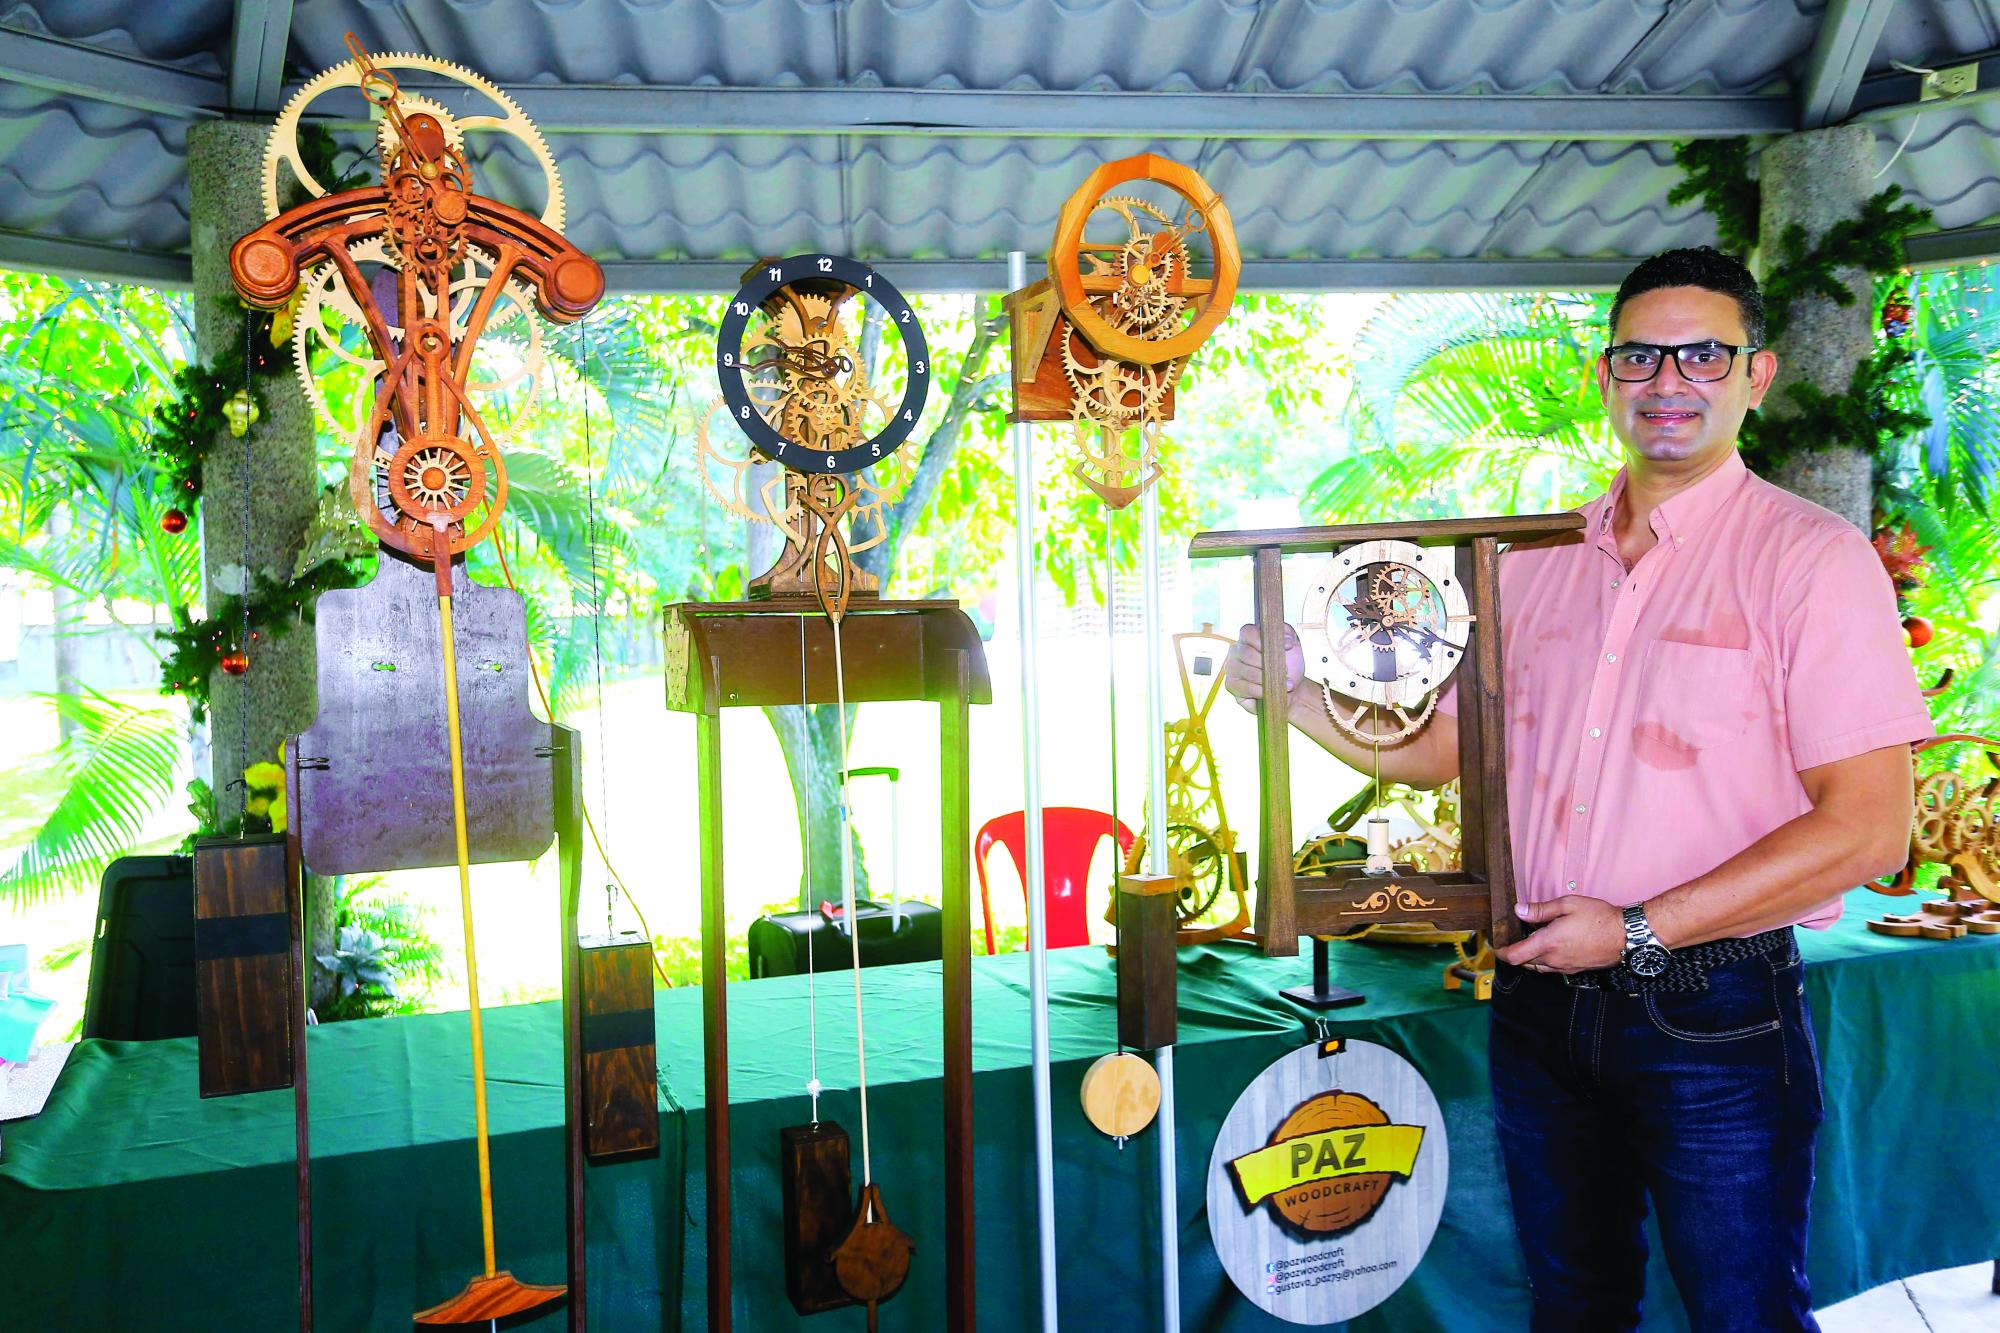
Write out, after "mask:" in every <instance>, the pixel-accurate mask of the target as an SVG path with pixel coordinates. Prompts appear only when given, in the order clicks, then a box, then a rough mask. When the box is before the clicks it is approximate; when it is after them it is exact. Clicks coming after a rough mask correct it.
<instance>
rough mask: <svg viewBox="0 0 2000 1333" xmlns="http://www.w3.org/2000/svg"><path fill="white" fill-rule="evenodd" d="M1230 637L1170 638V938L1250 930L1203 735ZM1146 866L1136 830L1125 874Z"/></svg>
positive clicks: (1240, 869) (1218, 778) (1205, 939)
mask: <svg viewBox="0 0 2000 1333" xmlns="http://www.w3.org/2000/svg"><path fill="white" fill-rule="evenodd" d="M1234 643H1235V640H1234V639H1231V638H1230V637H1229V636H1228V635H1225V634H1217V633H1216V632H1215V626H1213V625H1203V626H1202V627H1201V628H1200V629H1199V630H1196V631H1191V632H1188V633H1184V634H1176V635H1175V636H1174V664H1175V666H1177V667H1178V668H1179V670H1180V681H1181V701H1182V703H1183V705H1184V706H1185V707H1186V709H1187V715H1186V716H1185V717H1182V718H1178V719H1176V720H1175V721H1172V722H1169V723H1167V724H1166V733H1167V735H1166V740H1167V817H1166V819H1165V820H1163V821H1162V823H1163V824H1164V826H1165V828H1166V831H1167V864H1168V866H1169V868H1170V869H1171V870H1172V872H1173V875H1174V879H1175V884H1176V913H1177V916H1178V928H1177V929H1176V931H1175V932H1174V942H1175V943H1176V944H1206V943H1209V942H1210V941H1213V940H1219V939H1229V938H1232V937H1234V936H1237V935H1241V934H1243V933H1244V932H1245V931H1247V930H1249V928H1250V907H1249V896H1248V893H1247V889H1246V884H1245V881H1246V879H1247V878H1248V876H1247V871H1246V868H1245V864H1244V856H1243V853H1242V852H1240V851H1238V850H1237V848H1236V830H1234V829H1233V828H1231V827H1230V826H1229V814H1228V811H1227V810H1226V809H1225V808H1224V806H1223V801H1222V773H1221V769H1220V766H1219V765H1218V764H1217V763H1216V759H1215V746H1214V745H1213V744H1212V743H1211V742H1210V740H1209V736H1208V716H1209V713H1210V711H1211V710H1212V709H1213V708H1214V707H1215V701H1216V699H1217V698H1219V697H1220V696H1221V693H1222V672H1221V671H1220V670H1219V669H1218V668H1219V667H1220V664H1221V660H1222V655H1223V654H1224V653H1226V652H1227V651H1228V649H1229V646H1230V645H1232V644H1234ZM1197 676H1202V677H1206V678H1207V688H1206V689H1204V690H1202V691H1200V692H1199V693H1197V691H1196V689H1195V683H1194V682H1195V677H1197ZM1145 864H1146V835H1145V834H1143V833H1141V834H1140V835H1139V836H1138V837H1136V838H1134V839H1133V840H1132V847H1131V850H1130V851H1129V852H1127V853H1126V856H1125V873H1126V874H1128V875H1136V874H1138V873H1139V872H1140V871H1141V870H1142V869H1143V868H1144V867H1145ZM1225 893H1227V894H1228V895H1229V897H1230V898H1232V899H1233V900H1234V910H1233V911H1231V912H1229V913H1228V914H1227V915H1226V916H1225V917H1224V919H1223V920H1221V921H1219V922H1218V921H1215V920H1214V919H1213V914H1214V911H1215V906H1216V904H1217V903H1218V902H1220V901H1223V900H1224V894H1225ZM1110 915H1111V913H1109V912H1107V913H1106V916H1107V917H1109V916H1110ZM1205 918H1207V920H1206V922H1205V923H1204V919H1205Z"/></svg>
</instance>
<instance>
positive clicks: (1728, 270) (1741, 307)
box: [1611, 245, 1764, 347]
mask: <svg viewBox="0 0 2000 1333" xmlns="http://www.w3.org/2000/svg"><path fill="white" fill-rule="evenodd" d="M1662 287H1700V288H1703V289H1705V290H1707V291H1711V292H1718V293H1720V294H1721V295H1723V296H1727V297H1730V298H1731V299H1733V300H1734V301H1735V302H1736V309H1737V310H1738V311H1739V312H1740V313H1741V314H1742V316H1743V333H1744V336H1745V337H1747V338H1748V339H1749V340H1750V342H1751V343H1752V344H1753V345H1755V346H1759V347H1761V346H1763V344H1764V293H1762V292H1761V291H1759V290H1757V279H1755V278H1753V277H1751V276H1750V270H1749V269H1747V268H1745V267H1744V266H1743V261H1742V260H1740V259H1737V258H1735V257H1734V256H1732V255H1726V254H1723V253H1722V251H1720V250H1718V249H1716V248H1715V247H1714V246H1711V245H1697V246H1691V247H1689V248H1687V249H1685V250H1666V251H1663V252H1661V253H1660V254H1657V255H1654V256H1653V257H1652V258H1651V259H1647V260H1642V261H1641V262H1640V264H1639V266H1638V267H1637V268H1635V269H1633V270H1632V271H1631V272H1630V273H1627V274H1626V275H1625V281H1624V282H1622V283H1620V284H1619V286H1618V297H1617V299H1616V300H1614V301H1612V303H1611V336H1612V337H1614V338H1615V337H1617V336H1618V316H1619V315H1620V314H1622V313H1623V312H1624V310H1625V303H1626V302H1627V301H1629V300H1631V299H1632V298H1633V297H1635V296H1638V295H1639V294H1640V293H1642V292H1653V291H1658V290H1659V289H1660V288H1662Z"/></svg>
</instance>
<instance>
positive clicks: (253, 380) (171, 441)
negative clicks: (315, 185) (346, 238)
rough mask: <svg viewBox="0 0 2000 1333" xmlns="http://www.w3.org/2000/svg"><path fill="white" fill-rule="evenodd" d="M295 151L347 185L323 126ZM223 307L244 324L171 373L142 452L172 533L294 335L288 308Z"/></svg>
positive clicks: (249, 416)
mask: <svg viewBox="0 0 2000 1333" xmlns="http://www.w3.org/2000/svg"><path fill="white" fill-rule="evenodd" d="M299 154H300V157H301V159H302V160H303V161H304V162H305V164H306V168H307V170H309V171H311V172H312V174H313V177H314V179H316V180H325V181H332V182H333V184H332V186H331V187H330V188H331V189H332V190H335V191H338V190H344V189H346V188H348V187H349V185H351V184H352V183H353V179H352V177H353V175H354V173H353V171H352V170H350V172H349V173H348V174H347V175H342V174H340V173H339V172H338V171H337V170H336V169H335V165H334V144H333V136H332V135H331V134H330V133H328V132H327V130H326V128H325V127H324V126H320V125H308V126H303V127H301V128H300V130H299ZM222 305H223V308H224V309H225V310H226V311H231V312H236V311H240V312H241V313H242V317H243V322H244V325H245V327H243V328H242V329H241V330H240V331H239V332H238V333H237V334H236V335H235V336H233V337H231V338H230V339H229V340H228V343H227V344H226V346H225V348H224V350H223V351H222V353H221V354H220V355H219V356H217V357H216V358H215V359H214V360H213V361H211V362H209V363H208V364H207V365H202V364H200V363H198V362H195V363H190V364H188V365H185V366H183V367H181V368H180V369H179V370H177V371H175V372H174V400H173V401H172V402H170V403H162V404H160V406H159V407H157V408H155V409H154V410H153V430H152V434H151V435H150V436H149V437H148V438H147V441H146V451H147V452H148V453H149V454H150V455H151V456H152V458H153V460H154V464H155V466H156V467H157V468H158V471H159V475H160V476H161V478H162V479H164V480H165V481H166V483H167V485H168V487H169V488H170V489H171V491H172V498H171V500H170V501H169V506H170V507H169V508H168V510H167V512H166V514H165V515H164V516H163V517H162V518H161V520H160V525H161V526H162V527H163V528H165V529H166V530H167V531H168V532H170V533H178V532H181V531H183V530H185V529H186V527H187V514H186V512H185V511H186V509H187V508H188V507H190V506H192V505H193V504H194V503H195V501H197V500H199V499H201V488H202V471H203V465H204V464H205V463H206V462H207V461H208V454H209V451H210V450H211V449H213V448H214V447H215V443H216V441H217V440H219V439H220V438H222V434H223V432H224V431H225V430H227V431H228V433H229V434H230V435H232V436H234V437H235V438H237V439H241V438H243V436H244V434H245V433H246V432H247V431H248V430H249V429H250V427H251V425H252V424H254V423H255V422H256V421H257V419H258V418H259V417H261V416H263V414H264V393H263V389H262V387H261V385H260V384H259V383H258V381H259V380H262V379H267V378H269V377H270V376H272V375H282V374H284V373H285V371H286V370H287V369H288V368H289V365H288V359H287V358H286V357H283V356H281V355H279V354H278V348H280V347H282V346H283V345H284V344H285V343H286V342H288V341H289V340H290V339H291V336H292V333H291V325H292V309H291V307H289V306H287V307H284V308H282V309H279V310H268V311H267V310H251V309H248V308H247V307H244V306H242V305H241V304H239V303H238V302H235V301H231V300H226V299H225V300H224V301H223V302H222ZM246 360H247V364H246Z"/></svg>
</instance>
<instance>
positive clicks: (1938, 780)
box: [1870, 734, 2000, 903]
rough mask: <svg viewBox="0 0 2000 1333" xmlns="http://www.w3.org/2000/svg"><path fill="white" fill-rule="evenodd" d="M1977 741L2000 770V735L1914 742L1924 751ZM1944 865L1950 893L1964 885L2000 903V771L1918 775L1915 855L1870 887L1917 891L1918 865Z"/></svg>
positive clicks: (1916, 749)
mask: <svg viewBox="0 0 2000 1333" xmlns="http://www.w3.org/2000/svg"><path fill="white" fill-rule="evenodd" d="M1958 744H1967V745H1977V746H1979V747H1981V748H1982V749H1983V750H1984V751H1985V756H1986V762H1987V764H1988V766H1989V767H1991V768H1994V769H1995V770H2000V740H1994V739H1992V738H1991V737H1987V736H1976V735H1963V734H1953V735H1949V736H1932V737H1929V738H1927V739H1924V740H1921V741H1917V742H1916V743H1914V744H1913V745H1911V746H1910V750H1911V753H1912V754H1922V753H1924V752H1925V751H1927V750H1934V749H1936V748H1938V747H1939V746H1942V745H1958ZM1926 863H1928V864H1931V865H1939V866H1943V867H1944V871H1945V873H1944V877H1943V878H1942V879H1940V880H1939V887H1941V888H1943V889H1944V890H1945V891H1946V892H1947V893H1956V892H1958V891H1959V890H1961V889H1963V890H1964V891H1966V892H1968V893H1971V894H1976V895H1978V896H1979V897H1980V898H1982V899H1985V900H1987V901H1989V902H1994V903H2000V773H1996V775H1995V776H1991V777H1987V778H1985V779H1984V780H1983V781H1981V780H1980V779H1979V778H1976V777H1968V776H1966V775H1964V774H1960V773H1958V772H1955V771H1953V770H1951V769H1948V768H1940V769H1936V770H1934V771H1932V772H1930V773H1926V774H1924V775H1923V776H1922V777H1921V778H1919V779H1918V781H1917V784H1916V792H1915V809H1914V811H1913V812H1912V814H1911V820H1910V859H1909V860H1908V862H1906V863H1905V864H1904V866H1903V868H1902V869H1901V870H1899V871H1897V872H1896V874H1895V875H1894V876H1893V877H1891V879H1890V880H1889V882H1888V883H1886V884H1874V885H1871V886H1870V887H1871V888H1873V889H1875V891H1876V892H1878V893H1887V894H1895V895H1901V894H1908V893H1913V892H1915V889H1916V875H1917V867H1918V866H1920V865H1924V864H1926Z"/></svg>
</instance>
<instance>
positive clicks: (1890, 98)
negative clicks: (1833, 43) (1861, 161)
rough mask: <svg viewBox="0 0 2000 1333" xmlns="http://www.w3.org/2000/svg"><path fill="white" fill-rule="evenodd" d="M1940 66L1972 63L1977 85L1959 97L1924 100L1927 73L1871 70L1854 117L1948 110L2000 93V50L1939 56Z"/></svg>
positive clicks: (1877, 117) (1882, 117) (1856, 98)
mask: <svg viewBox="0 0 2000 1333" xmlns="http://www.w3.org/2000/svg"><path fill="white" fill-rule="evenodd" d="M1933 59H1935V60H1938V61H1939V62H1940V68H1944V69H1955V68H1957V67H1959V66H1961V65H1971V66H1973V67H1974V69H1975V78H1974V87H1973V90H1972V91H1971V92H1968V93H1960V94H1959V95H1958V96H1956V97H1943V98H1932V99H1931V100H1929V101H1925V100H1924V76H1923V75H1922V74H1912V73H1910V72H1909V71H1907V70H1900V69H1898V70H1890V71H1888V72H1886V73H1882V74H1871V75H1869V76H1868V77H1867V78H1865V79H1863V80H1862V81H1861V87H1860V90H1859V91H1858V92H1856V93H1855V95H1854V106H1853V109H1852V112H1851V119H1854V120H1888V119H1891V118H1893V117H1896V116H1907V115H1910V114H1912V113H1915V112H1919V111H1944V110H1946V109H1947V108H1955V107H1963V106H1966V105H1967V104H1969V103H1972V102H1983V101H1986V100H1988V99H1989V98H1991V97H1993V96H1994V95H1995V94H2000V50H1991V51H1973V52H1970V53H1968V54H1966V55H1963V56H1951V57H1949V58H1948V63H1946V62H1947V58H1946V57H1942V56H1938V57H1933Z"/></svg>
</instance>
